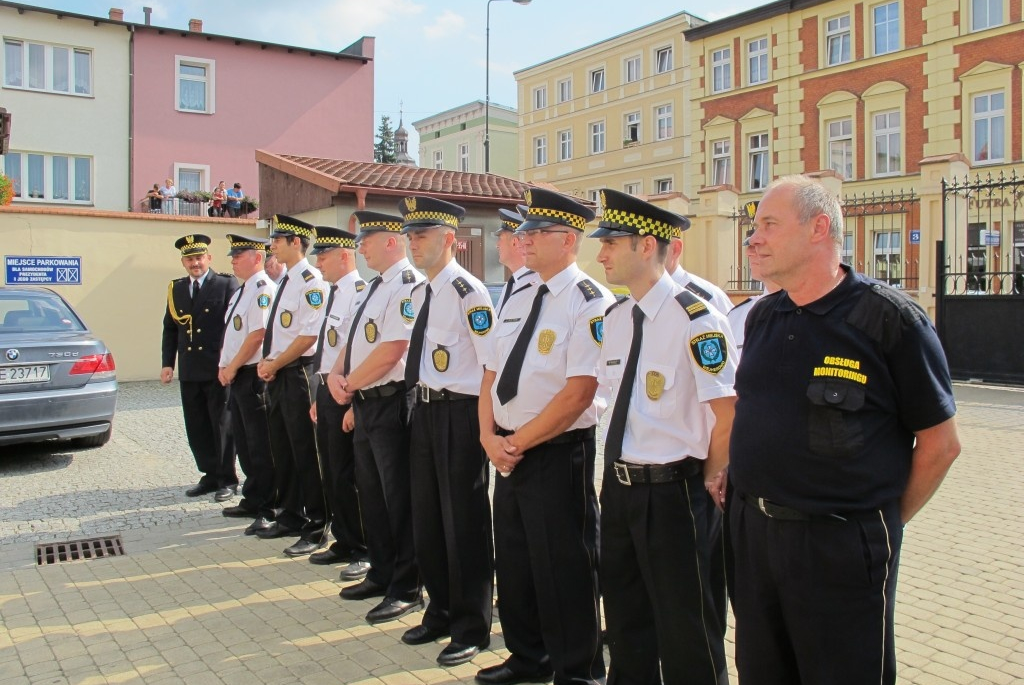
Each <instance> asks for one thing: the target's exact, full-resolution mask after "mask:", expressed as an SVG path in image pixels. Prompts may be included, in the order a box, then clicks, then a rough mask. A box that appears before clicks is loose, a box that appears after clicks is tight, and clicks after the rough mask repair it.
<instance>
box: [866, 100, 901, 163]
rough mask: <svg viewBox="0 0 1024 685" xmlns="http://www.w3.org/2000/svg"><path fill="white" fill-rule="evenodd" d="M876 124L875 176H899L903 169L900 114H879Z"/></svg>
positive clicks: (875, 120)
mask: <svg viewBox="0 0 1024 685" xmlns="http://www.w3.org/2000/svg"><path fill="white" fill-rule="evenodd" d="M873 119H874V124H875V176H888V175H891V174H898V173H899V172H900V170H901V169H902V159H901V157H902V153H901V151H900V148H901V143H900V138H901V136H900V113H899V112H898V111H896V112H878V113H877V114H875V116H874V117H873Z"/></svg>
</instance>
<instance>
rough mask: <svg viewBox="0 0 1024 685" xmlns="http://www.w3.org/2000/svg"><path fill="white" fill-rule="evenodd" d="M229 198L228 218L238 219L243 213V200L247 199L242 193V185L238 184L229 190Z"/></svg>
mask: <svg viewBox="0 0 1024 685" xmlns="http://www.w3.org/2000/svg"><path fill="white" fill-rule="evenodd" d="M227 198H228V200H227V205H226V206H227V210H228V216H230V217H231V218H232V219H237V218H238V217H239V216H240V215H241V213H242V199H243V198H245V193H243V192H242V184H241V183H236V184H235V185H234V186H233V187H232V188H231V189H230V190H228V192H227Z"/></svg>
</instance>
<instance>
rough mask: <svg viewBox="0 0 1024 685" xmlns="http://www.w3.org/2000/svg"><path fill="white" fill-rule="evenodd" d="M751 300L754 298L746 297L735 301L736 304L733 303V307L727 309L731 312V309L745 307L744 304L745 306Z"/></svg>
mask: <svg viewBox="0 0 1024 685" xmlns="http://www.w3.org/2000/svg"><path fill="white" fill-rule="evenodd" d="M753 301H754V298H753V297H748V298H747V299H745V300H743V301H742V302H737V303H736V304H735V305H734V306H733V308H732V309H730V310H729V311H730V312H731V311H733V309H739V308H740V307H745V306H747V305H748V304H750V303H751V302H753Z"/></svg>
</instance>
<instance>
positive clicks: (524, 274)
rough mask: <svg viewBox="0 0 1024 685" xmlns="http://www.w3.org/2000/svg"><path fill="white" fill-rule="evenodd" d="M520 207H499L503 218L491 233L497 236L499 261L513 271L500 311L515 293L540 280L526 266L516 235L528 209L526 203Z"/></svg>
mask: <svg viewBox="0 0 1024 685" xmlns="http://www.w3.org/2000/svg"><path fill="white" fill-rule="evenodd" d="M518 207H520V208H521V211H516V212H513V211H512V210H510V209H499V210H498V216H499V218H500V219H501V225H500V226H499V227H498V230H496V231H494V233H492V234H491V235H493V236H494V237H495V238H497V247H498V261H499V262H501V264H502V265H503V266H504V267H505V268H507V269H508V270H509V271H511V272H512V275H511V276H509V277H508V281H506V282H505V287H504V288H502V289H501V296H500V297H499V298H498V305H497V310H498V312H499V313H500V312H501V308H502V307H504V306H505V303H506V302H508V298H510V297H512V294H513V293H515V292H517V291H519V290H523V289H524V288H529V287H531V286H533V285H534V284H535V282H536V281H537V280H538V279H537V274H536V273H534V272H533V271H532V270H531V269H530V268H529V267H527V266H526V258H525V257H523V250H522V248H521V247H520V245H519V242H520V241H519V237H518V236H516V229H517V228H519V225H520V224H521V223H523V213H525V212H526V209H527V208H526V205H518Z"/></svg>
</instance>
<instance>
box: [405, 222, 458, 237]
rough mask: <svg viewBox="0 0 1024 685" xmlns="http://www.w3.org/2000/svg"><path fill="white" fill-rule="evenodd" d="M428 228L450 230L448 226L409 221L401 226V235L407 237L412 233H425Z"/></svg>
mask: <svg viewBox="0 0 1024 685" xmlns="http://www.w3.org/2000/svg"><path fill="white" fill-rule="evenodd" d="M428 228H451V226H449V225H448V224H439V223H437V222H436V221H410V222H409V223H407V224H402V230H401V234H402V235H408V234H410V233H412V232H413V231H425V230H427V229H428Z"/></svg>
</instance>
